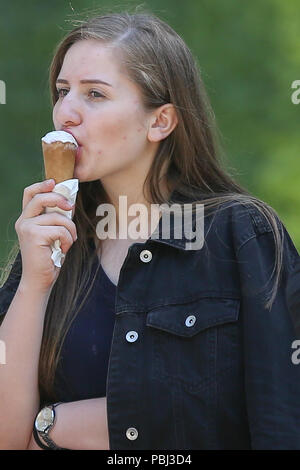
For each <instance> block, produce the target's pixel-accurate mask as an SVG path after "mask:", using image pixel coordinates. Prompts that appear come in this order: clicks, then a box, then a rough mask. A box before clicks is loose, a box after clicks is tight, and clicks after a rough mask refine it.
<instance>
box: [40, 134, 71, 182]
mask: <svg viewBox="0 0 300 470" xmlns="http://www.w3.org/2000/svg"><path fill="white" fill-rule="evenodd" d="M42 147H43V156H44V167H45V176H46V179H50V178H53V179H54V180H55V184H58V183H61V182H62V181H66V180H69V179H72V178H73V175H74V166H75V155H76V151H77V148H76V146H75V145H74V144H72V143H71V142H53V143H51V144H47V143H46V142H43V141H42Z"/></svg>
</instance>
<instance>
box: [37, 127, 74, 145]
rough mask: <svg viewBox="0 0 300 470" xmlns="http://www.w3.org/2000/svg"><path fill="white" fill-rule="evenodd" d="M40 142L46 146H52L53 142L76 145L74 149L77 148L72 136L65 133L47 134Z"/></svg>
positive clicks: (54, 132) (53, 132)
mask: <svg viewBox="0 0 300 470" xmlns="http://www.w3.org/2000/svg"><path fill="white" fill-rule="evenodd" d="M42 141H43V142H46V144H52V143H53V142H63V143H65V142H71V143H72V144H74V145H76V147H78V143H77V142H76V139H75V138H74V137H73V136H72V134H69V133H68V132H65V131H52V132H48V134H46V135H45V136H44V137H43V138H42Z"/></svg>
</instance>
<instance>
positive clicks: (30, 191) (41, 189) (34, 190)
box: [22, 179, 55, 210]
mask: <svg viewBox="0 0 300 470" xmlns="http://www.w3.org/2000/svg"><path fill="white" fill-rule="evenodd" d="M54 186H55V181H54V180H53V179H51V180H45V181H42V182H40V183H34V184H32V185H30V186H27V188H25V189H24V193H23V201H22V210H24V208H25V207H26V206H27V204H28V203H29V202H30V201H31V199H32V198H33V197H34V196H35V195H36V194H39V193H47V192H50V191H52V190H53V188H54Z"/></svg>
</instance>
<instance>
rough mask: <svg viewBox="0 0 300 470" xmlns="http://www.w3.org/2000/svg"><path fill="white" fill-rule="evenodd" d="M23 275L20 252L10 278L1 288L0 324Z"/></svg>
mask: <svg viewBox="0 0 300 470" xmlns="http://www.w3.org/2000/svg"><path fill="white" fill-rule="evenodd" d="M21 275H22V258H21V252H20V251H19V252H18V254H17V256H16V259H15V261H14V263H13V266H12V268H11V271H10V273H9V276H8V278H7V280H6V281H5V283H4V284H3V286H2V287H1V288H0V323H1V322H2V320H3V317H4V315H5V314H6V312H7V310H8V308H9V306H10V304H11V301H12V299H13V298H14V295H15V293H16V291H17V288H18V285H19V282H20V279H21Z"/></svg>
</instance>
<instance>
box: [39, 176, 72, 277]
mask: <svg viewBox="0 0 300 470" xmlns="http://www.w3.org/2000/svg"><path fill="white" fill-rule="evenodd" d="M52 192H53V193H58V194H62V195H63V196H64V197H66V198H67V199H68V201H69V202H70V203H71V204H75V201H76V196H77V192H78V179H71V180H66V181H62V182H61V183H58V184H56V185H55V186H54V188H53V190H52ZM50 212H59V213H60V214H63V215H65V216H66V217H68V218H69V219H72V209H71V210H69V211H64V210H63V209H61V208H60V207H57V206H56V207H46V209H45V213H46V214H49V213H50ZM51 250H52V255H51V259H52V260H53V263H54V265H55V266H57V267H58V268H61V261H62V260H63V258H64V257H65V254H64V253H63V252H62V251H61V247H60V240H55V242H54V243H53V244H52V245H51Z"/></svg>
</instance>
